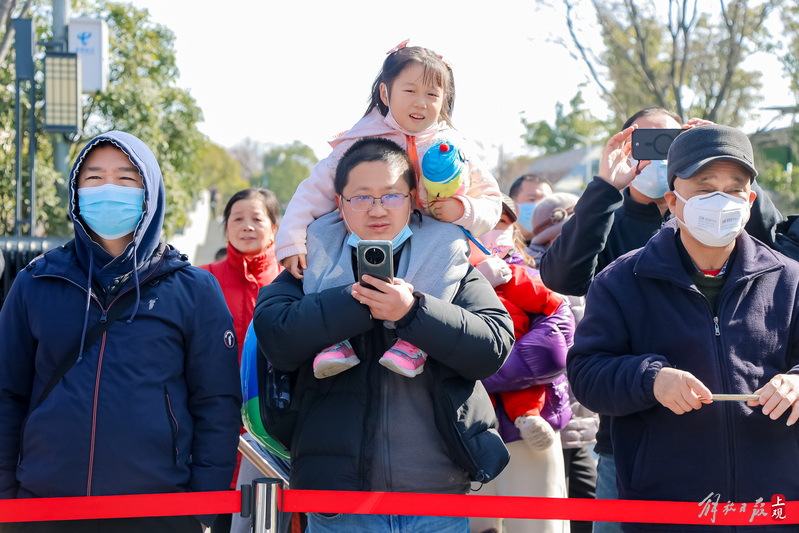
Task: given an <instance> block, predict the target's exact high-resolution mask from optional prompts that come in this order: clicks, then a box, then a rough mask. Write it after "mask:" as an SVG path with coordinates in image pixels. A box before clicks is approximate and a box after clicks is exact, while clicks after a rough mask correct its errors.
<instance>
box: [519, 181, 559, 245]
mask: <svg viewBox="0 0 799 533" xmlns="http://www.w3.org/2000/svg"><path fill="white" fill-rule="evenodd" d="M553 192H554V191H553V189H552V184H551V183H549V181H548V180H546V179H545V178H542V177H541V176H537V175H536V174H525V175H524V176H522V177H520V178H518V179H517V180H516V181H514V182H513V185H511V186H510V191H508V196H510V197H511V198H512V199H513V201H514V202H516V205H517V206H518V212H519V213H518V215H519V225H520V226H521V228H520V229H519V232H520V233H521V236H522V237H523V239H524V241H525V242H527V243H529V242H530V238H531V237H532V231H533V222H532V217H533V214H534V213H535V210H536V208H537V206H538V204H539V203H540V202H541V200H543V199H544V198H546V197H547V196H549V195H550V194H552V193H553Z"/></svg>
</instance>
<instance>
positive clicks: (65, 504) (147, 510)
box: [0, 490, 241, 524]
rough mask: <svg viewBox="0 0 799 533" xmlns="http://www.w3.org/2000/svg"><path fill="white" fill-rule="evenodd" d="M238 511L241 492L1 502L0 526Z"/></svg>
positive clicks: (34, 499) (239, 510)
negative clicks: (15, 523)
mask: <svg viewBox="0 0 799 533" xmlns="http://www.w3.org/2000/svg"><path fill="white" fill-rule="evenodd" d="M240 512H241V492H239V491H232V490H226V491H221V492H177V493H174V494H132V495H127V496H90V497H81V498H26V499H19V500H0V524H1V523H3V522H48V521H52V520H91V519H98V518H135V517H139V516H179V515H207V514H223V513H240Z"/></svg>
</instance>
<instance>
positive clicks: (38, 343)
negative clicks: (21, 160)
mask: <svg viewBox="0 0 799 533" xmlns="http://www.w3.org/2000/svg"><path fill="white" fill-rule="evenodd" d="M69 188H70V204H69V205H70V218H71V220H72V222H73V226H74V230H75V239H74V240H72V241H70V242H69V243H67V244H66V245H65V246H63V247H61V248H58V249H55V250H52V251H50V252H48V253H46V254H44V255H43V256H40V257H37V258H36V259H34V260H33V261H32V262H31V263H30V264H29V265H28V266H27V267H26V268H25V270H24V271H22V272H21V273H20V275H19V276H18V277H17V279H16V280H15V282H14V285H13V287H12V288H11V291H10V293H9V295H8V298H7V300H6V301H5V304H4V306H3V308H2V312H0V498H39V497H65V496H100V495H111V494H146V493H164V492H184V491H189V490H190V491H211V490H225V489H227V488H228V487H229V486H230V481H231V478H232V476H233V469H234V468H235V465H236V447H237V441H238V434H239V430H238V425H239V424H238V421H239V407H240V402H241V393H240V389H239V379H238V365H237V350H236V337H235V334H234V328H233V320H232V319H231V317H230V313H229V312H228V310H227V307H226V306H225V301H224V298H223V296H222V293H221V291H220V289H219V284H218V283H217V282H216V280H215V279H214V278H213V276H212V275H211V274H209V273H207V272H204V271H202V270H200V269H197V268H194V267H192V266H191V265H189V263H188V262H187V261H186V256H185V255H182V254H180V252H178V251H177V250H175V249H174V248H172V247H171V246H169V245H168V244H166V243H164V242H162V241H160V236H161V229H162V228H161V227H162V223H163V220H164V212H165V210H166V202H165V191H164V183H163V179H162V177H161V171H160V168H159V166H158V163H157V162H156V160H155V157H154V155H153V154H152V152H151V151H150V150H149V148H147V146H146V145H144V143H142V142H141V141H140V140H139V139H137V138H136V137H133V136H132V135H129V134H126V133H121V132H110V133H107V134H103V135H100V136H99V137H97V138H95V139H93V140H92V141H90V142H89V143H88V144H87V145H86V147H85V148H84V149H83V151H82V152H81V154H80V156H79V157H78V159H77V162H76V163H75V166H74V168H73V170H72V174H71V177H70V181H69ZM212 519H213V517H212V516H198V517H163V518H141V519H118V520H94V521H88V522H91V523H87V521H70V522H49V523H42V524H37V523H30V524H11V525H3V526H0V531H2V532H4V533H5V532H6V531H25V532H28V531H36V532H50V531H59V532H62V531H63V532H73V531H74V532H78V531H81V532H82V531H89V530H91V531H99V532H105V531H109V532H111V531H113V532H128V531H130V532H133V531H164V532H166V531H176V532H187V533H188V532H199V531H201V528H202V525H201V523H205V524H208V523H210V522H211V520H212Z"/></svg>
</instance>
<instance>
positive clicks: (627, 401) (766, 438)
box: [567, 125, 799, 532]
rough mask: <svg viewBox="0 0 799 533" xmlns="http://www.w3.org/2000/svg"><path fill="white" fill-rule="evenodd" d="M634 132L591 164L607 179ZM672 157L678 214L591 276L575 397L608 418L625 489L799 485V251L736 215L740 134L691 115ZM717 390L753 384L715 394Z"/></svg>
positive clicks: (743, 148) (754, 495) (625, 170)
mask: <svg viewBox="0 0 799 533" xmlns="http://www.w3.org/2000/svg"><path fill="white" fill-rule="evenodd" d="M631 132H632V128H629V129H628V130H625V131H623V132H621V133H619V134H617V135H616V136H614V137H613V139H612V140H611V141H610V142H609V143H608V147H607V148H606V150H605V155H604V157H603V162H602V167H601V169H600V171H601V172H604V173H606V174H603V175H606V176H607V177H608V178H609V179H610V180H614V179H624V178H625V177H629V173H630V172H632V171H633V170H632V169H631V168H630V166H629V164H627V162H626V158H627V157H628V154H629V149H630V148H629V144H627V145H624V141H625V140H626V138H628V137H629V135H630V134H631ZM668 162H669V163H668V169H667V177H668V184H669V189H670V192H668V193H666V201H667V202H668V207H669V210H670V211H671V212H672V213H674V215H675V219H676V220H674V221H670V222H669V223H667V224H666V226H665V227H664V228H663V229H662V230H661V231H660V232H659V233H658V234H657V235H656V236H654V237H653V238H652V239H651V240H650V241H649V242H648V243H647V244H646V246H644V247H643V248H641V249H639V250H635V251H633V252H630V253H628V254H626V255H624V256H622V257H620V258H619V259H617V260H616V261H615V262H614V263H612V264H611V265H610V266H609V267H607V268H606V269H604V270H603V271H602V272H601V273H600V274H598V275H597V276H596V278H595V280H594V282H593V283H592V285H591V287H590V289H589V291H588V298H587V303H586V312H585V316H584V318H583V320H582V322H581V323H580V325H579V326H578V328H577V332H576V334H575V342H574V346H573V348H572V349H571V351H570V352H569V357H568V361H567V365H568V372H569V381H570V383H571V385H572V388H573V390H574V393H575V396H576V397H577V399H578V400H579V401H580V402H581V403H582V404H583V405H585V406H586V407H587V408H589V409H591V410H593V411H596V412H598V413H600V414H604V415H610V416H612V417H613V418H612V422H611V439H612V442H613V454H614V457H615V462H616V468H617V476H616V481H617V485H618V489H619V498H620V499H631V500H665V501H687V502H696V503H699V502H701V501H706V500H707V499H708V498H709V500H710V501H711V502H720V503H721V504H722V505H724V504H726V503H727V502H735V503H739V504H742V503H748V504H750V505H753V504H754V503H755V502H757V501H758V500H759V501H760V502H763V501H769V500H770V499H771V497H772V495H773V494H782V495H784V497H785V498H786V499H787V500H789V501H792V500H796V499H799V477H797V476H796V472H795V465H796V464H797V463H799V447H797V439H799V429H797V428H798V427H799V426H797V425H795V424H796V422H797V420H799V403H797V396H798V395H799V320H797V319H799V263H796V262H795V261H793V260H791V259H788V258H786V257H785V256H783V255H782V254H780V253H778V252H775V251H773V250H772V249H770V248H769V247H768V246H766V245H765V244H763V243H762V242H760V241H758V240H756V239H753V238H752V237H750V236H749V234H748V233H747V232H746V231H745V230H744V225H745V224H746V222H747V220H748V219H749V216H750V209H751V206H752V203H753V202H754V199H755V192H753V191H752V188H751V183H752V182H753V181H754V179H755V177H756V176H757V170H756V169H755V166H754V157H753V154H752V145H751V144H750V142H749V139H748V138H747V137H746V135H744V134H743V133H742V132H740V131H738V130H736V129H734V128H729V127H726V126H716V125H710V126H701V127H698V128H695V129H692V130H689V131H687V132H684V133H683V134H681V135H680V136H679V137H677V139H676V140H675V141H674V143H672V145H671V148H670V150H669V156H668ZM722 394H734V395H751V396H753V397H756V399H754V398H751V399H750V398H744V399H741V398H736V399H733V401H720V400H722V399H725V398H719V397H718V395H722ZM747 399H748V401H746V400H747ZM736 509H737V507H736ZM719 510H720V509H719ZM751 513H752V508H751V507H750V512H749V514H748V515H747V516H746V518H749V517H750V515H751ZM725 514H726V511H725ZM700 516H701V515H700ZM713 516H715V515H713ZM775 524H778V523H775ZM711 526H713V522H712V517H711V516H708V518H707V524H706V525H694V526H687V525H681V526H679V527H675V526H674V525H655V524H623V525H622V529H623V530H624V531H625V532H639V531H641V532H642V531H647V532H651V531H675V530H677V529H679V531H685V532H695V531H707V530H708V529H709V528H710V527H711ZM734 530H735V528H732V527H727V528H722V527H721V526H715V529H713V531H734ZM781 530H791V531H793V530H795V526H782V527H780V526H779V525H769V526H768V527H765V526H751V527H747V528H746V531H753V532H759V531H764V532H766V531H768V532H771V531H781Z"/></svg>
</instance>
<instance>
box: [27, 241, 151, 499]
mask: <svg viewBox="0 0 799 533" xmlns="http://www.w3.org/2000/svg"><path fill="white" fill-rule="evenodd" d="M164 255H165V254H164ZM164 255H161V257H160V258H159V260H158V264H156V265H155V268H153V269H152V270H151V271H150V273H149V274H148V275H147V277H146V278H144V279H143V280H141V281H140V282H139V286H141V285H142V284H143V283H144V282H146V281H147V280H148V279H149V278H150V277H151V276H152V275H153V274H154V273H155V272H156V271H157V270H158V267H159V266H160V265H161V262H162V261H163V260H164ZM134 268H135V265H134ZM37 277H54V278H59V279H63V280H65V281H68V282H69V283H72V284H73V285H75V286H76V287H78V288H80V289H81V290H82V291H84V292H86V289H85V288H84V287H81V286H80V285H78V284H77V283H75V282H74V281H72V280H71V279H69V278H66V277H64V276H56V275H53V274H45V275H42V276H37ZM133 289H135V287H131V288H129V289H128V290H126V291H125V292H123V293H121V294H118V295H117V297H116V298H114V300H113V301H112V302H111V303H110V304H109V305H108V309H103V306H102V304H101V303H100V300H98V299H97V297H96V296H95V295H94V293H93V292H90V293H89V294H90V296H91V297H92V299H93V300H94V301H95V302H97V305H99V306H100V309H101V310H102V315H101V316H100V322H105V321H106V319H107V317H108V310H109V309H111V306H112V305H114V303H115V302H116V301H117V300H119V299H120V298H121V297H122V296H123V295H125V294H127V293H129V292H130V291H132V290H133ZM89 290H91V289H89ZM107 333H108V332H107V331H106V332H104V333H103V342H102V344H101V346H100V357H99V359H98V361H97V378H96V379H95V384H94V406H93V408H92V440H91V448H90V450H89V475H88V482H87V484H86V496H91V495H92V471H93V470H94V443H95V434H96V432H97V398H98V396H99V392H100V371H101V369H102V364H103V353H104V352H105V339H106V335H107ZM22 429H23V430H24V429H25V428H22ZM21 456H22V448H20V457H21Z"/></svg>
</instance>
